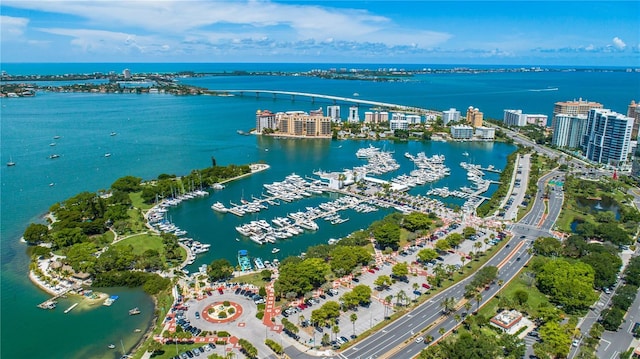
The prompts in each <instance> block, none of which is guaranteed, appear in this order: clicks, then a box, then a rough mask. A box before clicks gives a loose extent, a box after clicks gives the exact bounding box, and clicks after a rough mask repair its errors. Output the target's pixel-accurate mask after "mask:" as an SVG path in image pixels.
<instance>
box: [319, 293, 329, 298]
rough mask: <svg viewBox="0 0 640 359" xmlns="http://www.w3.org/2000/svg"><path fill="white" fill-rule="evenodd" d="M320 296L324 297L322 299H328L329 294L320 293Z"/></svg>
mask: <svg viewBox="0 0 640 359" xmlns="http://www.w3.org/2000/svg"><path fill="white" fill-rule="evenodd" d="M319 297H320V298H322V299H327V296H326V295H324V294H320V295H319Z"/></svg>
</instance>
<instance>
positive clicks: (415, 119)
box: [405, 115, 422, 125]
mask: <svg viewBox="0 0 640 359" xmlns="http://www.w3.org/2000/svg"><path fill="white" fill-rule="evenodd" d="M405 118H406V119H407V122H409V123H410V124H412V125H417V124H419V123H422V117H421V116H420V115H407V116H406V117H405Z"/></svg>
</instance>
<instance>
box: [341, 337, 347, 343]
mask: <svg viewBox="0 0 640 359" xmlns="http://www.w3.org/2000/svg"><path fill="white" fill-rule="evenodd" d="M340 339H342V341H343V342H345V343H346V342H348V341H349V339H347V337H345V336H341V337H340Z"/></svg>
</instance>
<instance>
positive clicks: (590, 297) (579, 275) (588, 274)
mask: <svg viewBox="0 0 640 359" xmlns="http://www.w3.org/2000/svg"><path fill="white" fill-rule="evenodd" d="M594 279H595V271H594V270H593V268H592V267H591V266H590V265H588V264H586V263H582V262H575V263H569V262H568V261H567V260H565V259H554V260H550V261H548V262H547V263H545V264H544V265H543V266H542V268H541V269H540V271H539V272H538V274H537V286H538V289H540V291H541V292H543V293H545V294H548V295H549V296H551V300H552V301H554V302H556V303H559V304H562V305H563V306H564V308H565V310H566V311H567V312H575V311H577V310H582V309H586V308H588V307H590V306H591V305H592V304H593V302H595V300H596V299H597V298H598V295H597V294H596V292H595V291H594V290H593V285H594Z"/></svg>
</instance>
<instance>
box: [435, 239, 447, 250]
mask: <svg viewBox="0 0 640 359" xmlns="http://www.w3.org/2000/svg"><path fill="white" fill-rule="evenodd" d="M435 248H436V249H437V250H438V251H440V252H445V251H447V250H448V249H451V244H449V242H448V241H447V240H446V239H439V240H438V241H436V245H435Z"/></svg>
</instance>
